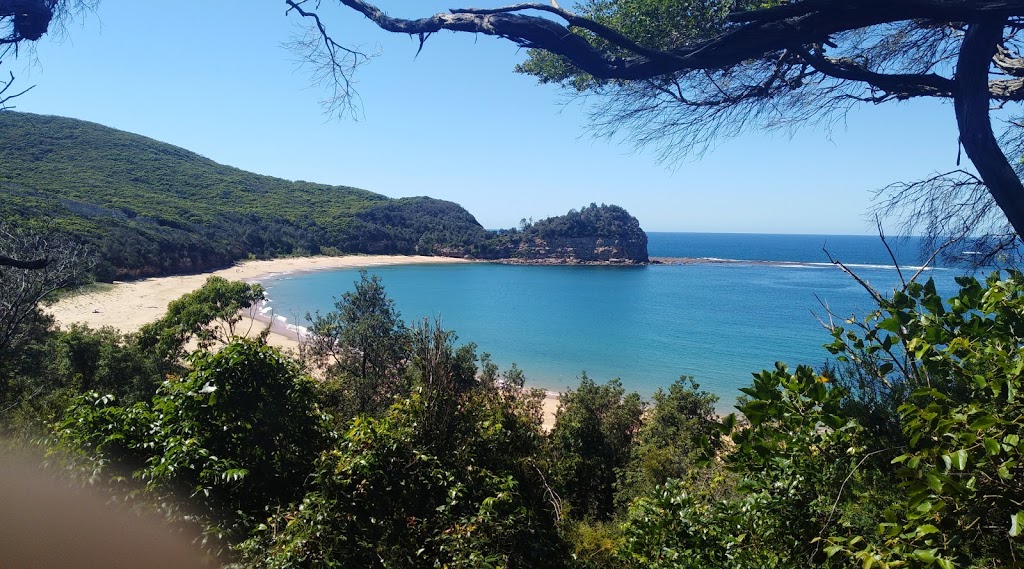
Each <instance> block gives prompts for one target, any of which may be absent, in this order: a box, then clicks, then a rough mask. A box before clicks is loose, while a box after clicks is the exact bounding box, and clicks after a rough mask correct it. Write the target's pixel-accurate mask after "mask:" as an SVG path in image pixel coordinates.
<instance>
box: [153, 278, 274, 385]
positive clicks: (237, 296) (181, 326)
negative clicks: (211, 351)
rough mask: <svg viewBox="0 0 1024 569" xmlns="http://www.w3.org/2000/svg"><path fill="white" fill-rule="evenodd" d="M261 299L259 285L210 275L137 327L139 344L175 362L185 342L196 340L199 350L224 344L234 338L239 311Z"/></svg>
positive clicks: (182, 351)
mask: <svg viewBox="0 0 1024 569" xmlns="http://www.w3.org/2000/svg"><path fill="white" fill-rule="evenodd" d="M264 298H265V295H264V291H263V287H262V286H260V285H258V284H248V283H243V282H237V281H229V280H227V279H225V278H223V277H217V276H212V277H209V278H208V279H206V282H205V283H204V284H203V286H201V287H199V288H198V289H197V290H195V291H193V292H190V293H188V294H186V295H184V296H182V297H181V298H179V299H177V300H173V301H171V303H170V304H168V305H167V312H166V313H165V314H164V316H163V317H161V318H160V319H159V320H156V321H154V322H150V323H149V324H146V325H145V326H143V327H142V328H141V329H140V330H139V333H138V335H139V340H138V341H139V345H140V346H141V347H142V348H143V349H149V350H153V351H154V352H155V353H156V355H157V357H159V358H160V359H161V360H162V361H165V362H168V363H169V364H171V369H173V366H174V364H177V362H178V361H179V359H180V358H181V357H183V356H184V355H185V353H186V345H187V344H188V343H189V342H190V341H192V340H195V341H196V345H197V346H198V347H199V349H201V350H205V349H208V348H210V347H211V346H213V345H214V344H216V343H220V344H227V343H229V342H230V341H231V338H233V337H235V336H236V334H235V325H236V324H238V322H239V321H241V319H242V317H241V315H240V314H239V312H240V311H241V310H244V309H248V308H252V307H253V306H255V305H256V304H257V303H258V302H260V301H261V300H263V299H264Z"/></svg>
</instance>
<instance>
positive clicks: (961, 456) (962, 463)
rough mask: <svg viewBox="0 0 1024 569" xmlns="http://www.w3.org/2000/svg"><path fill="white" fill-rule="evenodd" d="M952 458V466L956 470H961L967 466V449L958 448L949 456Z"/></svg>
mask: <svg viewBox="0 0 1024 569" xmlns="http://www.w3.org/2000/svg"><path fill="white" fill-rule="evenodd" d="M951 458H952V459H953V467H954V468H956V469H957V470H963V469H965V468H967V451H966V450H964V449H960V450H958V451H956V452H954V453H953V455H952V456H951Z"/></svg>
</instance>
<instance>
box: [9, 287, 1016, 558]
mask: <svg viewBox="0 0 1024 569" xmlns="http://www.w3.org/2000/svg"><path fill="white" fill-rule="evenodd" d="M4 270H20V269H4ZM958 282H959V284H960V287H961V288H960V291H959V292H958V293H957V294H956V296H954V297H952V298H949V299H942V298H940V297H939V296H938V295H937V293H936V291H935V287H934V286H933V285H932V283H931V282H927V283H924V284H920V283H915V282H911V283H909V284H908V285H907V286H905V287H904V288H903V289H902V290H898V291H896V292H895V293H894V294H893V295H892V296H888V297H885V296H881V295H879V296H878V298H877V300H878V302H879V308H878V309H877V310H876V311H875V312H873V313H871V314H869V315H867V317H866V318H865V319H864V320H862V321H848V322H846V323H844V326H843V327H836V328H835V329H833V331H832V338H831V341H830V343H829V344H827V348H828V350H829V351H830V352H831V353H833V354H835V355H836V356H837V360H836V363H835V364H834V365H829V366H826V367H825V368H822V369H819V370H815V369H813V368H811V367H807V366H799V367H797V368H795V369H790V368H788V367H786V366H785V365H783V364H781V363H779V364H776V365H775V366H774V368H772V369H769V370H765V371H762V372H760V373H758V374H755V375H754V377H753V381H752V384H751V385H750V387H747V388H745V389H744V390H743V392H744V398H743V399H744V400H743V401H742V403H741V404H740V406H739V410H740V411H741V412H742V414H743V415H742V420H741V419H739V418H737V417H736V416H728V417H724V418H723V417H716V416H715V415H714V408H715V403H716V399H715V398H714V397H713V396H711V395H709V394H707V393H704V392H702V391H700V389H699V386H697V385H696V384H695V383H693V382H692V381H691V380H688V379H686V378H683V379H681V380H680V381H678V382H676V383H674V384H673V385H671V386H668V387H667V389H666V390H664V391H659V392H658V393H657V394H656V395H655V397H654V398H653V401H649V402H647V401H643V400H642V399H641V398H640V397H638V396H637V395H636V394H635V393H627V392H626V390H625V389H624V388H623V386H622V385H621V384H619V383H618V382H617V381H614V380H613V381H610V382H608V383H605V384H599V383H596V382H594V381H593V380H591V379H590V378H588V377H587V376H586V375H585V374H584V375H583V376H582V379H581V382H580V385H579V387H578V388H577V389H574V390H571V391H569V392H567V393H565V394H563V396H562V398H561V401H560V404H561V405H560V408H559V411H558V413H557V415H556V421H555V424H554V427H553V429H552V430H550V432H545V431H544V430H543V429H542V428H541V422H540V419H541V416H540V397H541V396H542V394H541V393H538V392H536V391H535V390H529V389H526V388H525V387H524V381H525V378H524V376H523V373H522V371H520V370H518V369H517V368H515V367H514V366H513V367H512V369H509V370H506V371H505V372H504V373H502V372H500V370H498V369H497V367H496V366H495V365H494V364H493V363H491V361H490V358H489V357H488V356H487V355H486V354H478V353H477V352H476V349H475V346H474V345H473V344H465V345H458V344H456V336H455V334H454V333H453V332H451V331H448V330H445V329H443V328H441V327H440V326H439V325H438V324H435V323H431V322H421V323H412V324H409V323H405V322H403V321H402V320H401V317H400V315H399V314H398V313H397V312H396V311H395V308H394V304H393V303H392V302H391V301H390V299H388V297H387V295H386V293H385V291H384V288H383V284H382V283H381V281H380V280H379V278H377V277H372V278H371V277H369V276H367V275H366V274H365V273H364V274H363V275H362V277H361V279H360V280H359V281H357V282H356V283H355V288H354V289H353V290H352V291H350V292H348V293H345V294H344V295H342V296H341V297H340V298H339V300H338V303H337V305H336V307H335V308H336V310H335V311H332V312H330V313H328V314H323V315H317V317H316V319H315V324H314V326H313V330H314V332H315V334H316V337H315V338H314V341H313V342H311V343H308V344H306V345H305V346H304V347H303V349H302V350H301V353H300V354H299V355H298V356H294V355H286V354H282V353H281V352H279V351H278V350H276V349H273V348H271V347H268V346H267V345H265V343H264V341H263V339H261V338H257V339H243V338H238V337H235V336H234V335H233V332H232V321H233V320H234V319H235V318H236V309H237V308H238V307H239V306H245V305H247V304H251V303H253V302H255V301H257V300H258V299H259V298H261V297H262V290H261V289H260V288H259V287H258V286H257V285H245V284H241V283H229V282H227V281H224V280H223V279H217V278H213V279H211V280H210V281H209V282H208V283H207V285H206V286H205V287H203V288H202V289H200V290H198V291H196V292H195V293H192V294H190V295H187V296H185V297H183V298H182V299H180V300H179V301H177V302H175V303H173V304H172V305H171V306H170V307H169V310H168V313H167V315H166V316H165V317H164V318H162V319H160V320H159V321H157V322H155V323H153V324H152V325H150V326H147V327H146V328H145V329H144V330H143V331H141V332H140V333H138V334H131V335H123V334H119V333H117V332H114V331H112V330H99V331H96V330H89V329H87V328H84V327H80V326H76V327H72V328H70V329H68V330H57V329H54V328H53V327H52V326H50V325H49V324H48V323H47V322H46V320H45V318H41V317H40V318H37V319H36V320H34V321H33V323H32V324H31V326H30V327H29V329H28V330H27V331H25V332H24V334H23V336H28V338H27V339H26V340H25V341H23V342H21V343H20V344H19V345H18V347H17V348H16V349H15V350H13V351H8V352H6V353H3V354H0V378H2V379H3V390H2V391H0V410H2V411H0V426H2V428H3V430H4V432H5V433H6V434H7V435H8V436H9V437H13V439H9V440H21V441H25V442H23V443H22V444H26V445H34V444H42V445H43V448H44V449H45V452H47V453H48V454H49V456H50V458H49V460H48V463H49V464H50V467H51V468H57V469H58V470H60V471H63V472H65V473H67V474H68V475H70V476H72V477H76V478H79V479H80V480H82V481H88V482H89V483H90V484H93V485H95V486H97V487H98V488H102V489H103V490H104V491H105V492H108V493H110V494H111V496H113V497H115V498H116V499H117V501H124V502H125V503H128V504H133V505H136V506H143V507H144V508H143V509H149V510H152V511H155V512H158V513H159V514H161V515H162V516H163V517H165V518H166V519H167V520H168V521H169V522H171V523H172V524H173V525H174V526H175V527H176V528H177V531H180V532H184V533H185V534H186V535H192V536H194V537H195V539H196V540H197V547H201V548H203V549H204V550H206V551H208V552H213V553H217V554H218V555H219V556H220V557H219V558H220V560H221V561H224V562H226V561H232V562H235V563H238V564H240V566H247V567H325V566H339V567H347V566H358V567H423V566H433V567H579V568H587V567H595V568H596V567H621V568H645V569H646V568H649V567H655V568H660V567H666V568H667V567H673V568H675V567H693V568H706V567H742V568H747V567H749V568H755V567H757V568H761V567H793V568H795V567H807V566H820V567H894V568H895V567H940V568H943V569H948V568H953V567H960V568H971V567H976V568H982V567H1011V566H1017V562H1018V560H1020V559H1021V558H1022V555H1024V546H1022V542H1021V540H1022V539H1024V538H1022V537H1021V535H1020V534H1021V532H1022V530H1021V528H1022V527H1024V526H1022V524H1024V507H1022V506H1021V504H1022V503H1024V485H1022V484H1021V481H1022V480H1024V471H1022V469H1024V466H1021V460H1020V455H1021V449H1022V448H1024V447H1022V446H1021V444H1022V443H1021V437H1022V436H1024V421H1022V419H1021V418H1022V417H1024V413H1022V399H1021V393H1022V391H1024V376H1022V372H1021V370H1022V369H1024V364H1022V352H1021V350H1020V346H1021V345H1022V344H1024V329H1022V328H1021V326H1020V322H1021V321H1024V274H1021V273H1015V272H1011V273H1009V274H1008V275H1005V276H1002V277H1001V276H1000V275H993V276H992V277H990V278H989V279H988V280H987V281H978V280H977V279H975V278H971V277H964V278H961V279H959V281H958ZM311 374H312V375H314V376H316V377H317V378H318V379H317V380H311V379H310V376H311ZM28 441H36V442H28ZM39 441H43V442H42V443H39Z"/></svg>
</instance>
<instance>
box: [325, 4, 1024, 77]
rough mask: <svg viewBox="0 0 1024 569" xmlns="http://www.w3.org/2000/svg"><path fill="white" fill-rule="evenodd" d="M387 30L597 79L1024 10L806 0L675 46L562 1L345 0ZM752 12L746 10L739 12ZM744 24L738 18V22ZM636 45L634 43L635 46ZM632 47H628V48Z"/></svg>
mask: <svg viewBox="0 0 1024 569" xmlns="http://www.w3.org/2000/svg"><path fill="white" fill-rule="evenodd" d="M340 2H341V3H342V4H344V5H346V6H348V7H350V8H352V9H353V10H355V11H357V12H359V13H361V14H363V15H364V16H366V17H367V18H369V19H370V20H371V21H372V22H374V23H375V24H376V25H377V26H379V27H380V28H381V29H384V30H386V31H389V32H395V33H405V34H421V33H434V32H438V31H441V30H450V31H456V32H471V33H481V34H486V35H490V36H496V37H502V38H506V39H509V40H511V41H514V42H516V43H517V44H519V45H521V46H524V47H530V48H537V49H542V50H545V51H548V52H551V53H553V54H557V55H560V56H562V57H565V58H567V59H569V60H570V61H572V63H573V64H574V65H576V67H578V68H579V69H580V70H582V71H584V72H586V73H589V74H591V75H593V76H594V77H596V78H599V79H627V80H635V79H650V78H653V77H657V76H661V75H667V74H670V73H676V72H681V71H687V70H694V69H711V68H722V67H729V66H733V65H737V64H740V63H743V62H744V61H748V60H751V59H758V58H761V57H764V56H765V55H767V54H770V53H774V52H777V51H782V50H784V49H787V48H792V47H795V46H801V45H803V46H810V45H813V44H821V43H827V42H829V41H831V40H829V37H830V36H832V35H834V34H837V33H841V32H846V31H850V30H856V29H863V28H868V27H871V26H877V25H882V24H889V23H894V22H902V21H909V20H916V19H925V20H936V19H939V20H950V21H974V20H977V19H979V18H991V17H993V16H997V17H1002V18H1005V17H1009V16H1019V15H1022V14H1024V0H974V1H967V0H901V1H900V2H891V1H890V0H804V1H802V2H795V3H792V4H786V5H783V6H779V7H775V8H769V9H766V10H760V11H751V12H749V13H747V12H740V13H734V14H733V15H731V16H730V17H729V20H730V21H731V22H733V23H734V25H728V26H726V28H724V29H723V31H722V32H721V33H719V34H718V35H717V36H715V37H713V38H711V39H708V40H705V41H702V42H697V43H694V44H691V45H687V46H683V47H680V48H677V49H673V50H665V51H661V50H652V49H648V48H644V47H642V46H638V45H636V44H635V42H632V40H629V39H628V38H624V37H623V36H622V35H621V34H619V33H618V32H616V31H614V30H611V29H610V28H608V27H606V26H604V25H602V24H600V23H598V22H595V21H593V20H590V19H588V18H583V17H580V16H576V15H575V14H572V13H571V12H567V11H565V10H562V9H560V8H555V7H551V6H545V5H540V4H518V5H514V6H509V7H506V8H496V9H488V10H461V11H454V12H452V13H447V14H444V13H441V14H435V15H433V16H430V17H426V18H420V19H404V18H393V17H390V16H388V15H387V14H385V13H384V12H383V11H382V10H380V9H379V8H377V7H376V6H374V5H372V4H369V3H367V2H364V1H363V0H340ZM524 10H541V11H544V12H548V13H552V14H556V15H558V16H559V17H560V18H562V19H563V20H565V21H566V22H567V23H568V24H569V26H574V27H578V28H584V29H587V30H589V31H591V32H592V33H594V34H595V35H596V36H597V37H599V38H601V39H602V40H605V41H607V42H609V43H611V44H612V45H615V46H617V47H620V48H623V49H626V50H627V51H628V52H630V53H631V55H630V56H629V57H616V56H614V55H611V54H609V53H608V52H606V51H604V50H602V49H600V48H598V47H596V46H594V45H593V44H591V43H590V42H588V41H587V40H586V39H585V38H583V37H581V36H580V35H579V34H574V33H572V32H571V30H570V29H569V27H567V26H565V25H561V24H559V23H557V22H554V21H552V20H550V19H547V18H541V17H539V16H525V15H522V14H519V13H516V12H520V11H524ZM743 14H746V15H747V16H746V17H741V15H743ZM737 22H738V23H739V24H738V25H735V24H736V23H737ZM631 44H632V45H631ZM628 46H629V47H628Z"/></svg>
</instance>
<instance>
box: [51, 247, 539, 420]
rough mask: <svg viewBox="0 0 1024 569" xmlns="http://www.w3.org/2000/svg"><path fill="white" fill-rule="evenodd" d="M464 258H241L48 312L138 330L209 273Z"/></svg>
mask: <svg viewBox="0 0 1024 569" xmlns="http://www.w3.org/2000/svg"><path fill="white" fill-rule="evenodd" d="M469 262H472V261H467V260H464V259H453V258H449V257H424V256H397V255H349V256H344V257H289V258H283V259H271V260H268V261H243V262H240V263H238V264H236V265H235V266H233V267H230V268H227V269H221V270H219V271H214V272H211V273H203V274H197V275H185V276H177V277H158V278H151V279H144V280H139V281H132V282H115V283H114V286H113V288H110V289H107V290H101V291H96V292H89V293H84V294H77V295H73V296H70V297H68V298H65V299H63V300H61V301H59V302H57V303H56V304H54V305H52V306H49V307H48V308H47V311H48V312H49V313H50V314H52V315H53V317H54V318H55V319H56V320H57V322H58V323H60V324H61V325H62V326H67V325H69V324H72V323H75V322H82V323H85V324H87V325H89V326H91V327H93V328H100V327H103V326H110V327H113V328H116V329H118V330H121V331H122V332H134V331H136V330H138V329H139V328H141V327H142V325H143V324H146V323H148V322H152V321H154V320H156V319H157V318H160V317H161V316H163V315H164V312H165V311H166V310H167V305H168V304H169V303H170V302H171V301H172V300H176V299H178V298H179V297H181V296H183V295H185V294H188V293H190V292H192V291H194V290H196V289H198V288H199V287H201V286H203V283H205V282H206V279H207V278H208V277H209V276H211V275H217V276H220V277H224V278H226V279H229V280H235V281H246V282H254V281H259V280H261V279H265V278H268V277H271V276H274V275H278V274H282V273H297V272H307V271H322V270H328V269H347V268H364V267H379V266H384V265H414V264H427V263H469ZM265 326H266V324H264V323H260V322H255V321H254V320H253V319H251V318H243V320H242V322H240V323H239V324H238V327H237V328H236V330H240V331H242V332H248V333H250V334H256V333H258V332H260V331H261V330H262V329H263V328H264V327H265ZM268 342H269V343H270V345H272V346H276V347H279V348H283V349H291V350H296V349H297V348H298V341H297V340H296V338H295V336H294V335H293V334H288V333H287V331H286V330H283V329H278V327H274V328H272V329H271V334H270V338H269V340H268ZM557 408H558V395H557V394H554V393H549V394H548V396H547V397H545V399H544V426H545V428H549V429H550V428H551V426H552V425H553V424H554V415H555V410H556V409H557Z"/></svg>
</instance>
